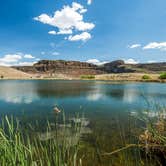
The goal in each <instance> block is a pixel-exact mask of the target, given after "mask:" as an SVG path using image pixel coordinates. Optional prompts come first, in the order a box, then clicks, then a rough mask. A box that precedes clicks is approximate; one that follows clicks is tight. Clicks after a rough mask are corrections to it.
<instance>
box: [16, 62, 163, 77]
mask: <svg viewBox="0 0 166 166" xmlns="http://www.w3.org/2000/svg"><path fill="white" fill-rule="evenodd" d="M14 68H16V69H18V70H21V71H23V72H26V73H31V74H40V75H42V74H44V75H47V76H55V75H56V74H64V75H72V76H79V75H96V74H104V73H134V72H137V73H145V72H146V73H148V72H153V73H159V72H161V71H166V62H165V63H151V64H135V65H130V64H125V63H124V61H123V60H116V61H112V62H110V63H106V64H104V65H102V66H97V65H94V64H90V63H86V62H79V61H64V60H41V61H39V62H38V63H36V64H34V65H33V66H21V67H20V66H19V67H14Z"/></svg>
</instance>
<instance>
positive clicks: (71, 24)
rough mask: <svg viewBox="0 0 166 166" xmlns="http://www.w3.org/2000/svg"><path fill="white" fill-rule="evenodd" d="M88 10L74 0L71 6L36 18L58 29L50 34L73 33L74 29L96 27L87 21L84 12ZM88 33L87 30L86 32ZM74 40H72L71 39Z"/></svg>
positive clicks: (86, 29) (80, 29)
mask: <svg viewBox="0 0 166 166" xmlns="http://www.w3.org/2000/svg"><path fill="white" fill-rule="evenodd" d="M85 12H87V9H85V8H84V7H83V6H82V5H81V4H79V3H76V2H73V3H72V5H71V6H69V5H67V6H64V7H63V8H62V9H61V10H57V11H55V13H54V15H52V16H50V15H48V14H45V13H43V14H41V15H39V16H38V17H35V18H34V20H36V21H39V22H41V23H43V24H48V25H51V26H54V27H56V28H57V29H58V32H56V31H49V32H48V33H49V34H52V35H56V34H72V33H73V31H76V32H77V31H84V32H85V31H90V30H92V29H93V28H94V27H95V24H93V23H91V22H85V21H84V18H83V13H85ZM85 33H87V32H85ZM71 41H72V40H71Z"/></svg>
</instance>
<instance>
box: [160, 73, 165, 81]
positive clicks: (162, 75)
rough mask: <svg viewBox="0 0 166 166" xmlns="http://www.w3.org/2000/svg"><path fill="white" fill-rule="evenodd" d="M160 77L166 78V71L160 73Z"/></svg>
mask: <svg viewBox="0 0 166 166" xmlns="http://www.w3.org/2000/svg"><path fill="white" fill-rule="evenodd" d="M159 79H162V80H165V79H166V72H164V73H162V74H160V76H159Z"/></svg>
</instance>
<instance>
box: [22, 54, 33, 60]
mask: <svg viewBox="0 0 166 166" xmlns="http://www.w3.org/2000/svg"><path fill="white" fill-rule="evenodd" d="M24 58H27V59H34V58H35V57H34V56H32V55H31V54H25V55H24Z"/></svg>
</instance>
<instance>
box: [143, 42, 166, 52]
mask: <svg viewBox="0 0 166 166" xmlns="http://www.w3.org/2000/svg"><path fill="white" fill-rule="evenodd" d="M143 49H144V50H147V49H159V50H164V51H166V42H160V43H158V42H151V43H149V44H147V45H146V46H144V47H143Z"/></svg>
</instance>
